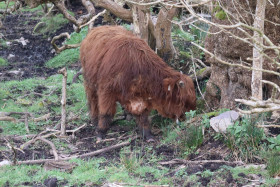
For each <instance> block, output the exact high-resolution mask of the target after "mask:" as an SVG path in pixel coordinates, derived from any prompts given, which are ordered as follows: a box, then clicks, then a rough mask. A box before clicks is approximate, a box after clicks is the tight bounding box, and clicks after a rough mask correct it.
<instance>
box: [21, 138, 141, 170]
mask: <svg viewBox="0 0 280 187" xmlns="http://www.w3.org/2000/svg"><path fill="white" fill-rule="evenodd" d="M136 138H138V136H136V137H134V138H132V139H131V140H129V141H126V142H122V143H119V144H115V145H112V146H109V147H105V148H103V149H99V150H97V151H93V152H90V153H85V154H82V155H75V156H71V157H65V158H59V159H58V161H66V160H71V159H74V158H85V157H89V156H97V155H100V154H102V153H106V152H109V151H112V150H115V149H119V148H121V147H124V146H127V145H129V144H130V143H131V142H132V141H133V140H135V139H136ZM48 161H54V159H41V160H26V161H18V162H17V165H22V164H43V163H45V162H48Z"/></svg>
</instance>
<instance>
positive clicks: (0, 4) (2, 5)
mask: <svg viewBox="0 0 280 187" xmlns="http://www.w3.org/2000/svg"><path fill="white" fill-rule="evenodd" d="M14 4H15V2H13V1H10V2H9V4H8V1H7V2H6V1H4V2H0V9H4V10H5V9H6V8H7V5H8V8H10V7H11V6H13V5H14Z"/></svg>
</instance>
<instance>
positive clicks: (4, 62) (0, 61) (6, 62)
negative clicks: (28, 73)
mask: <svg viewBox="0 0 280 187" xmlns="http://www.w3.org/2000/svg"><path fill="white" fill-rule="evenodd" d="M7 65H8V61H7V60H5V59H4V58H1V57H0V67H1V66H7Z"/></svg>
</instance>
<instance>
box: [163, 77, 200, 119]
mask: <svg viewBox="0 0 280 187" xmlns="http://www.w3.org/2000/svg"><path fill="white" fill-rule="evenodd" d="M163 89H164V92H165V95H166V97H165V98H164V100H163V101H162V103H164V104H163V106H161V107H162V108H161V109H159V110H158V112H159V113H160V114H161V115H163V116H165V117H168V118H172V119H174V120H180V121H183V120H185V112H188V111H190V110H195V108H196V95H195V88H194V83H193V81H192V79H191V78H190V77H188V76H187V75H184V74H181V75H180V78H179V79H178V78H165V79H164V80H163Z"/></svg>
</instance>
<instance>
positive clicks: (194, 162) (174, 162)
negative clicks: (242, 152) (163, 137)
mask: <svg viewBox="0 0 280 187" xmlns="http://www.w3.org/2000/svg"><path fill="white" fill-rule="evenodd" d="M205 163H224V164H235V165H243V164H244V163H243V162H241V161H225V160H197V161H192V160H182V159H173V160H170V161H166V162H159V164H160V165H172V164H205Z"/></svg>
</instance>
